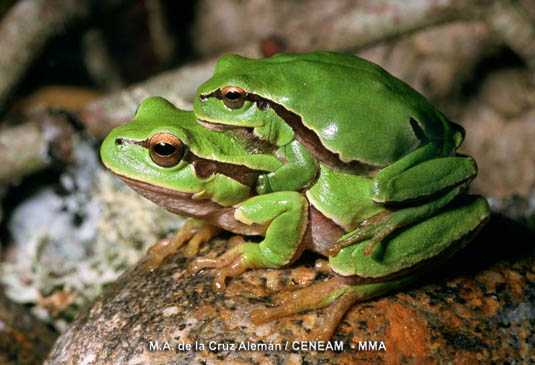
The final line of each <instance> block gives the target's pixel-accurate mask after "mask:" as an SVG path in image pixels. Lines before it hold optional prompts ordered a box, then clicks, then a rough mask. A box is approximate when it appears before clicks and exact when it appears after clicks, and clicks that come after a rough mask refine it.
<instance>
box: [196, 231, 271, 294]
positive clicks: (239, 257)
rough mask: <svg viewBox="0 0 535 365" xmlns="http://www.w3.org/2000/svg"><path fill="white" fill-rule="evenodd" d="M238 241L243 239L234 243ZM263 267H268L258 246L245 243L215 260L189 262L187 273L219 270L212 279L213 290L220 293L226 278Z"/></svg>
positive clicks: (198, 259) (201, 259) (199, 258)
mask: <svg viewBox="0 0 535 365" xmlns="http://www.w3.org/2000/svg"><path fill="white" fill-rule="evenodd" d="M238 237H239V236H238ZM238 240H239V241H243V238H237V239H236V241H238ZM263 267H268V266H267V265H266V264H264V263H263V257H262V255H261V253H260V249H259V246H258V244H256V243H250V242H245V243H240V244H238V245H237V246H235V247H233V248H232V249H230V250H229V251H227V252H225V253H224V254H223V255H221V256H219V257H217V258H213V257H207V256H205V257H198V258H196V259H195V260H193V261H192V262H191V264H190V266H189V272H190V273H192V274H195V273H198V272H199V271H201V270H203V269H211V268H215V269H219V271H218V272H217V274H216V277H215V279H214V289H215V290H216V291H218V292H221V291H223V290H225V281H226V279H227V278H233V277H236V276H239V275H241V274H242V273H244V272H245V271H246V270H248V269H256V268H263Z"/></svg>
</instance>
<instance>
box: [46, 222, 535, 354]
mask: <svg viewBox="0 0 535 365" xmlns="http://www.w3.org/2000/svg"><path fill="white" fill-rule="evenodd" d="M534 242H535V232H533V231H531V230H527V229H525V228H524V227H522V226H520V225H518V224H516V223H514V222H512V221H510V220H507V219H505V218H501V217H499V216H494V217H493V218H492V220H491V222H490V223H489V225H488V226H487V228H486V229H484V231H483V232H482V233H481V234H480V236H478V238H477V239H476V240H475V241H474V242H473V243H472V244H471V245H470V246H469V247H468V248H467V249H465V250H464V251H462V252H461V253H460V254H459V255H457V256H456V257H455V258H454V259H453V260H452V261H450V262H449V263H447V264H446V265H445V266H444V267H443V268H442V269H441V270H440V271H437V272H436V274H435V275H433V277H430V278H428V279H427V281H426V282H421V283H419V284H417V285H415V286H412V287H411V288H407V289H406V290H403V291H400V292H397V293H392V294H390V295H388V296H385V297H383V298H380V299H377V300H372V301H368V302H364V303H360V304H357V305H355V306H353V308H352V309H351V310H350V311H349V312H348V313H347V315H346V316H345V317H344V320H343V322H342V324H341V325H340V326H339V328H338V330H337V332H336V334H335V336H334V337H333V339H332V340H333V341H342V342H343V351H325V352H319V351H318V352H315V351H305V350H301V351H291V350H290V351H284V345H285V341H290V346H291V341H295V340H299V339H302V338H305V337H306V334H307V332H309V331H310V329H311V328H314V327H315V326H317V325H319V324H320V323H321V320H322V318H323V317H324V315H325V310H326V309H323V310H318V311H310V312H307V313H302V314H299V315H295V316H292V317H288V318H285V319H282V320H280V321H275V322H272V323H268V324H265V325H262V326H254V325H253V324H252V323H251V322H250V321H249V319H248V313H249V312H250V311H251V309H253V308H261V307H263V306H265V305H267V304H268V303H270V302H271V301H272V300H273V299H274V298H275V297H276V294H277V293H278V292H279V291H280V290H281V289H283V288H286V289H288V288H295V287H300V286H307V285H309V284H310V283H311V282H312V281H315V280H323V279H324V278H325V277H326V276H329V275H330V274H324V273H317V272H316V271H315V269H314V268H313V266H312V263H313V261H314V259H315V256H314V255H311V254H308V253H307V254H305V255H304V257H302V258H301V259H300V260H299V261H298V262H297V263H296V265H294V266H292V267H291V268H288V269H284V270H256V271H250V272H247V273H246V274H244V275H242V276H241V277H239V278H237V279H233V280H232V281H230V283H229V285H228V287H227V290H226V292H225V293H224V295H217V294H215V292H214V291H213V290H212V287H211V283H212V279H213V274H214V271H213V270H208V271H206V272H201V273H200V274H199V275H196V276H190V275H188V274H187V272H186V267H187V263H188V260H187V259H185V258H184V257H183V256H182V251H180V252H179V253H177V254H175V255H173V256H170V257H168V258H167V259H166V260H165V261H164V262H163V264H162V265H161V266H160V267H159V268H158V269H157V270H155V271H153V272H149V271H148V270H147V269H146V267H145V265H144V264H143V262H141V263H139V264H138V265H137V266H135V267H133V268H132V269H130V270H129V271H128V272H126V273H125V274H124V275H123V276H121V278H120V279H119V280H118V281H116V282H115V283H114V284H112V285H110V286H109V287H108V288H107V289H106V290H105V292H104V293H103V294H102V295H101V296H100V297H99V298H97V300H96V301H95V302H94V303H93V304H92V305H91V306H90V307H89V308H87V310H85V311H84V312H82V314H81V315H80V316H79V317H78V318H77V319H76V320H75V321H74V322H73V323H72V324H71V326H70V327H69V329H68V330H67V331H66V332H64V333H63V335H62V336H61V337H60V338H59V340H58V341H57V342H56V344H55V347H54V348H53V350H52V352H51V354H50V356H49V358H48V360H47V362H46V363H47V364H70V363H84V364H118V363H121V364H148V363H150V364H191V363H210V364H212V363H214V364H218V363H225V362H226V363H233V364H241V363H251V362H254V363H269V364H270V363H273V364H275V363H290V364H291V363H296V364H300V363H313V364H319V363H327V362H329V363H333V362H336V363H340V364H343V363H354V362H355V361H358V362H359V363H360V362H363V363H423V362H425V363H445V362H447V361H450V362H453V363H475V362H481V361H483V362H488V361H491V360H492V361H497V362H504V361H508V362H509V363H520V362H524V363H525V362H530V361H535V354H533V351H531V349H533V347H534V346H535V300H534V298H535V246H534V245H533V243H534ZM224 248H225V241H224V240H221V239H218V240H214V241H212V242H211V243H210V244H207V245H205V246H204V247H203V249H202V252H201V254H207V253H209V252H211V253H212V254H215V253H217V254H220V253H221V252H223V250H224ZM151 341H152V343H153V345H154V343H155V341H158V346H159V347H160V350H156V351H155V350H151V349H150V343H151ZM210 341H213V342H214V343H216V344H220V345H227V346H229V344H236V346H238V345H239V344H240V343H241V342H244V343H249V344H257V343H260V342H264V343H267V344H269V343H273V344H277V343H281V344H282V346H283V350H282V351H232V350H228V349H219V350H215V351H213V350H210V349H209V348H208V346H209V344H210ZM363 341H377V346H380V344H381V343H383V344H384V347H385V350H384V351H383V350H379V351H378V350H376V351H370V350H369V349H368V351H363V350H362V346H363V345H362V344H363V343H364V342H363ZM381 341H382V342H381ZM166 342H167V343H168V345H169V346H170V350H167V349H165V344H166ZM184 343H186V344H191V345H192V346H195V343H202V344H204V345H205V346H206V348H205V349H204V350H199V351H193V350H190V351H187V350H186V351H182V350H179V349H177V346H179V345H180V344H184ZM367 344H368V345H369V343H367ZM359 346H361V347H360V350H359ZM378 348H379V347H378Z"/></svg>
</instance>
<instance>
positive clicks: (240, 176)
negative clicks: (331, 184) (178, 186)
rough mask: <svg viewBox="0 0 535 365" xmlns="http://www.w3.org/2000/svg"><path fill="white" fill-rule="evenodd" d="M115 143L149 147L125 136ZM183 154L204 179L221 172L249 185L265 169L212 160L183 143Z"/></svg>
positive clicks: (143, 142) (145, 142) (142, 142)
mask: <svg viewBox="0 0 535 365" xmlns="http://www.w3.org/2000/svg"><path fill="white" fill-rule="evenodd" d="M115 143H116V144H119V145H120V144H123V143H130V144H135V145H138V146H141V147H143V148H146V149H148V148H149V140H148V139H146V140H143V141H136V140H133V139H127V138H117V139H116V140H115ZM184 149H185V152H184V156H183V157H182V159H183V160H184V161H186V162H188V163H190V164H191V165H193V168H194V169H195V174H196V175H197V176H198V177H200V178H202V179H205V178H207V177H210V176H212V175H214V174H221V175H225V176H228V177H230V178H231V179H233V180H236V181H238V182H239V183H241V184H243V185H246V186H251V185H252V184H253V183H254V182H255V181H256V178H257V177H258V175H259V174H261V173H263V172H267V171H260V170H254V169H251V168H249V167H247V166H243V165H234V164H231V163H226V162H221V161H212V160H208V159H206V158H202V157H199V156H197V155H195V154H194V153H193V152H192V151H191V150H190V149H189V148H188V146H187V145H185V144H184Z"/></svg>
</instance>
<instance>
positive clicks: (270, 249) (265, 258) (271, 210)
mask: <svg viewBox="0 0 535 365" xmlns="http://www.w3.org/2000/svg"><path fill="white" fill-rule="evenodd" d="M307 214H308V202H307V200H306V199H305V198H304V197H303V196H302V195H301V194H300V193H298V192H293V191H284V192H276V193H271V194H266V195H258V196H255V197H252V198H250V199H248V200H246V201H245V202H243V203H241V204H240V205H239V206H238V207H237V208H236V211H235V214H234V218H235V219H236V220H238V221H240V222H243V223H245V224H253V223H255V224H259V225H264V226H267V229H266V233H265V237H264V240H263V241H262V242H260V243H258V244H257V243H252V242H243V243H241V244H239V245H237V246H235V247H234V248H232V249H230V250H229V251H227V252H226V253H224V254H223V255H221V256H220V257H218V258H211V257H199V258H197V259H196V260H194V261H193V262H192V263H191V265H190V272H193V273H196V272H199V271H200V270H202V269H205V268H216V269H218V272H217V274H216V278H215V280H214V286H215V289H216V290H218V291H221V290H223V289H224V288H225V279H226V278H227V277H235V276H238V275H240V274H241V273H243V272H244V271H245V270H247V269H255V268H279V267H282V266H284V265H287V264H289V263H291V262H292V260H294V259H295V258H296V257H297V256H298V255H299V253H300V252H301V250H300V249H299V248H300V245H301V241H302V239H303V236H304V233H305V229H306V225H307Z"/></svg>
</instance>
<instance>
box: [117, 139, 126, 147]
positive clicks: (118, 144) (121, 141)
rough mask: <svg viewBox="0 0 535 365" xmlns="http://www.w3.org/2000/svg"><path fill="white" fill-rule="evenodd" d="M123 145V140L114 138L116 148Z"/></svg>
mask: <svg viewBox="0 0 535 365" xmlns="http://www.w3.org/2000/svg"><path fill="white" fill-rule="evenodd" d="M123 143H124V140H123V139H122V138H115V144H116V145H117V146H120V145H122V144H123Z"/></svg>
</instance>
